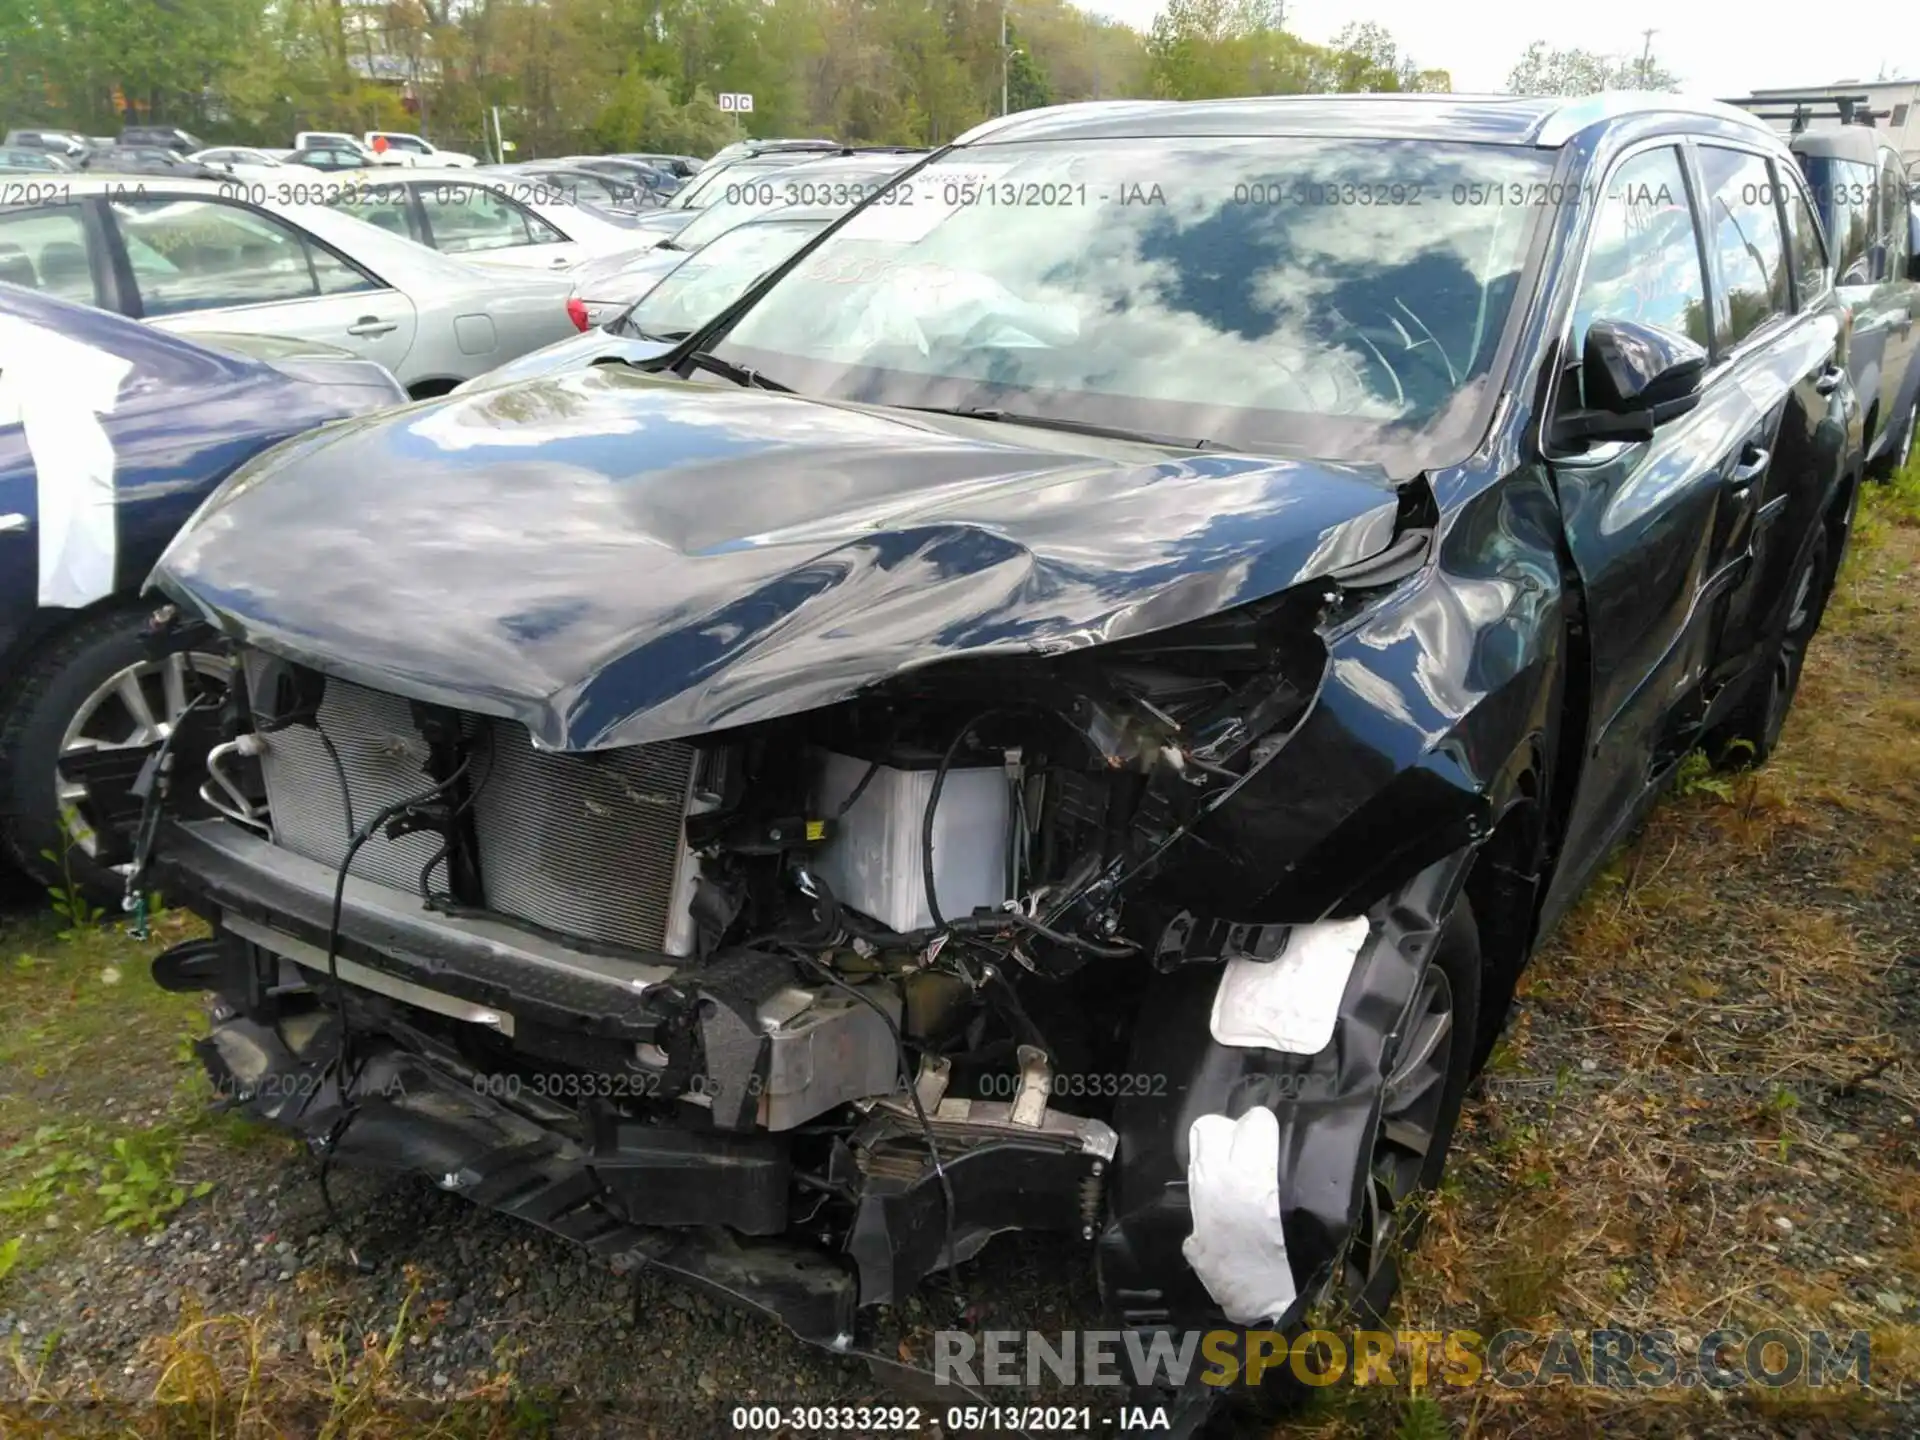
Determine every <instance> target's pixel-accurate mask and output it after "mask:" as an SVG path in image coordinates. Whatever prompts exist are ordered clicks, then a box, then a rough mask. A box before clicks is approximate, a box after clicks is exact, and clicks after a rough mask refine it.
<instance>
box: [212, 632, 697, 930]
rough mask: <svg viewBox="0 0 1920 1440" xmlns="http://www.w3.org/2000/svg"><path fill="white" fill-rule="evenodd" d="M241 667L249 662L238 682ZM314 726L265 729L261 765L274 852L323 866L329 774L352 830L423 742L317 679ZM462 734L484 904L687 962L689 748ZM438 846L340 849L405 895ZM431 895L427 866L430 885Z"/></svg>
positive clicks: (412, 770) (397, 796) (373, 843)
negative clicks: (587, 748)
mask: <svg viewBox="0 0 1920 1440" xmlns="http://www.w3.org/2000/svg"><path fill="white" fill-rule="evenodd" d="M255 673H256V668H255V666H254V665H252V664H251V663H250V664H249V667H248V675H249V680H252V678H253V676H254V674H255ZM318 718H319V728H318V729H317V730H316V729H314V728H312V727H309V726H305V725H289V726H287V727H286V728H284V729H280V730H274V731H272V732H270V733H269V734H267V735H265V736H264V737H263V739H264V741H265V749H264V751H263V753H262V756H261V766H262V769H263V772H264V778H265V781H266V787H267V803H268V806H269V809H270V814H271V819H272V824H273V839H274V843H276V844H278V845H283V846H285V847H286V848H287V849H289V850H291V851H293V852H295V853H296V854H299V855H303V856H305V857H307V858H308V859H310V860H317V861H319V862H320V863H322V864H324V865H328V866H337V865H339V863H340V860H341V858H342V857H343V856H344V855H345V854H346V851H347V845H348V841H349V838H350V835H351V833H352V832H351V831H350V830H349V829H348V827H347V806H346V804H344V803H343V801H342V797H341V772H344V774H345V779H346V787H347V789H346V793H347V796H348V798H349V799H350V800H351V802H352V811H353V820H354V824H355V825H364V824H365V823H366V822H367V820H368V819H369V818H370V817H371V816H373V815H374V814H376V813H377V812H378V811H379V810H380V809H381V808H382V807H383V806H386V805H390V804H392V803H393V802H394V801H396V800H401V799H404V798H406V797H407V796H409V795H414V794H418V793H419V792H420V791H422V790H424V789H426V788H427V787H428V786H429V785H430V784H431V783H432V782H431V779H430V778H429V776H428V775H427V773H426V769H425V766H426V760H427V755H428V751H427V743H426V741H425V739H424V738H423V737H422V736H421V735H420V732H419V730H418V729H417V728H416V727H415V725H414V723H413V717H412V710H411V707H410V706H409V704H408V702H407V701H406V700H404V699H402V698H400V697H398V696H395V695H387V694H383V693H381V692H380V691H377V690H370V689H367V688H365V687H363V686H359V685H350V684H347V683H346V682H344V681H341V680H333V679H330V680H328V681H327V687H326V693H325V696H324V698H323V699H322V700H321V703H320V708H319V712H318ZM465 728H466V733H467V735H468V737H469V741H470V743H471V745H472V747H473V748H472V754H473V761H472V768H471V770H470V772H469V775H468V780H469V782H470V783H471V785H472V786H473V787H474V793H473V802H472V804H473V824H474V831H475V836H476V840H477V843H478V849H479V860H480V879H481V885H482V887H483V889H484V890H485V894H486V904H487V908H488V909H489V910H492V911H495V912H497V913H498V914H501V915H504V916H507V917H510V918H512V919H516V920H522V921H526V922H528V923H531V924H534V925H538V926H540V927H542V928H543V929H546V930H551V931H554V932H556V933H558V934H561V935H566V936H572V937H575V938H578V939H583V940H589V941H594V942H598V943H600V944H605V945H616V946H624V947H629V948H633V949H639V950H647V951H654V952H661V951H664V952H666V953H670V954H684V953H687V951H688V950H689V949H690V945H689V940H690V937H689V935H688V934H687V933H686V932H687V925H686V923H685V919H684V911H685V902H686V899H687V892H688V890H689V889H690V886H691V873H690V872H691V868H692V866H693V865H694V863H695V862H694V860H693V858H692V857H691V856H690V855H688V854H687V853H686V844H685V839H684V821H685V817H686V813H687V807H688V802H689V796H690V791H691V788H692V784H693V774H694V769H695V762H696V760H697V757H698V752H697V751H695V750H694V748H693V747H692V746H690V745H684V744H679V743H676V742H668V743H665V744H659V745H644V746H634V747H629V748H626V749H619V750H607V751H596V752H592V753H588V754H556V753H553V752H550V751H539V750H535V749H534V748H533V742H532V739H531V738H530V737H529V735H528V733H527V731H526V729H525V727H523V726H521V725H519V724H517V723H515V722H513V721H510V720H501V719H495V718H492V717H487V716H477V715H470V716H467V717H465ZM322 732H324V734H325V737H326V738H325V739H324V740H323V739H322ZM328 740H330V741H332V743H333V748H334V750H335V751H336V752H338V754H339V758H340V764H339V768H338V769H337V770H336V768H335V766H334V762H333V759H332V757H331V756H329V754H328V753H327V744H326V742H327V741H328ZM439 849H440V839H439V837H438V836H437V835H433V834H427V833H421V834H413V835H403V836H401V837H399V838H398V839H397V840H389V839H388V838H387V837H386V836H385V835H384V834H376V835H375V836H374V837H373V838H372V839H370V840H368V841H367V843H366V844H364V845H363V846H361V847H360V850H359V852H358V853H357V854H356V855H355V856H354V859H353V865H352V873H353V874H355V875H358V876H362V877H364V878H366V879H368V880H373V881H377V882H378V883H380V884H383V885H390V886H393V887H394V888H396V889H400V890H406V891H409V892H413V891H417V890H419V888H420V877H421V872H422V870H423V869H424V868H425V867H426V865H427V864H428V862H429V861H431V860H432V859H433V857H434V855H435V854H436V852H437V851H438V850H439ZM446 886H447V870H446V866H445V864H444V863H442V864H441V865H439V866H438V867H437V868H436V869H435V871H434V874H433V881H432V888H433V889H436V890H444V889H445V888H446Z"/></svg>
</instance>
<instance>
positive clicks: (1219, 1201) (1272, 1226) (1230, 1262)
mask: <svg viewBox="0 0 1920 1440" xmlns="http://www.w3.org/2000/svg"><path fill="white" fill-rule="evenodd" d="M1187 1203H1188V1204H1189V1205H1190V1206H1191V1207H1192V1209H1193V1233H1192V1234H1191V1235H1189V1236H1187V1238H1186V1239H1185V1240H1184V1241H1182V1242H1181V1245H1180V1253H1181V1254H1183V1255H1185V1256H1186V1257H1187V1264H1189V1265H1191V1266H1192V1267H1193V1273H1194V1274H1195V1275H1198V1276H1199V1277H1200V1283H1201V1284H1202V1285H1205V1286H1206V1287H1207V1293H1208V1294H1209V1295H1211V1296H1213V1298H1214V1301H1215V1302H1216V1303H1217V1304H1218V1305H1219V1306H1220V1308H1221V1309H1222V1310H1223V1311H1225V1312H1226V1316H1227V1319H1229V1320H1231V1321H1232V1322H1233V1323H1234V1324H1235V1325H1253V1324H1257V1323H1258V1322H1260V1321H1262V1320H1272V1319H1275V1318H1276V1317H1278V1316H1279V1315H1281V1314H1282V1313H1283V1312H1284V1311H1285V1310H1286V1308H1287V1307H1288V1306H1289V1305H1291V1304H1293V1301H1294V1296H1295V1295H1296V1294H1297V1293H1298V1292H1297V1291H1296V1290H1295V1289H1294V1284H1293V1263H1292V1262H1291V1261H1290V1260H1288V1259H1287V1237H1286V1234H1285V1233H1284V1232H1283V1231H1282V1230H1281V1228H1280V1122H1279V1121H1278V1120H1277V1119H1275V1118H1274V1114H1273V1112H1272V1111H1271V1110H1268V1109H1265V1108H1264V1107H1256V1108H1255V1109H1252V1110H1249V1111H1248V1112H1247V1113H1246V1114H1244V1115H1242V1116H1241V1117H1240V1118H1239V1119H1238V1120H1229V1119H1228V1118H1227V1117H1226V1116H1224V1115H1202V1116H1201V1117H1200V1118H1199V1119H1198V1120H1196V1121H1194V1122H1193V1127H1192V1128H1191V1129H1190V1130H1189V1131H1188V1132H1187Z"/></svg>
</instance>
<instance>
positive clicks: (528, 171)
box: [484, 160, 660, 226]
mask: <svg viewBox="0 0 1920 1440" xmlns="http://www.w3.org/2000/svg"><path fill="white" fill-rule="evenodd" d="M484 175H485V178H486V179H488V180H498V181H512V180H515V179H519V180H534V181H537V182H540V183H541V185H542V186H544V188H546V189H547V190H549V191H550V192H551V193H552V195H553V198H554V199H555V200H557V201H558V202H560V203H562V204H566V205H585V206H588V207H589V208H590V209H591V210H592V212H593V214H594V215H595V216H596V217H597V218H599V219H602V220H605V221H607V222H608V223H609V224H613V225H622V226H633V225H637V224H638V223H639V219H640V217H641V216H642V215H644V214H646V213H647V212H648V211H651V210H657V209H659V207H660V197H659V196H658V195H656V194H655V193H654V192H653V191H651V190H649V189H647V188H646V187H645V186H644V185H640V184H637V183H634V182H632V181H628V180H623V179H620V178H619V177H617V176H614V175H607V174H602V173H600V172H598V171H593V170H576V169H574V168H573V167H571V166H570V165H568V164H566V163H565V162H564V161H559V160H535V161H529V162H527V163H526V164H521V165H492V166H488V167H487V169H486V171H485V172H484Z"/></svg>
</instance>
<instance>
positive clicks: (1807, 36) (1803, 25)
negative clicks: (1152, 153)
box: [1079, 0, 1920, 99]
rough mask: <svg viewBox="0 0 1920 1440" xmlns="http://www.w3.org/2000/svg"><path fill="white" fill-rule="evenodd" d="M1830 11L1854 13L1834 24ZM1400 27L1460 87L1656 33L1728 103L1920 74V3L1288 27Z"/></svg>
mask: <svg viewBox="0 0 1920 1440" xmlns="http://www.w3.org/2000/svg"><path fill="white" fill-rule="evenodd" d="M1079 3H1080V4H1081V5H1082V6H1083V7H1084V8H1086V9H1089V10H1092V11H1095V12H1097V13H1099V14H1102V15H1110V16H1112V17H1113V18H1114V19H1116V20H1124V21H1125V22H1126V23H1127V24H1129V25H1133V26H1136V27H1138V28H1139V29H1141V30H1145V29H1147V28H1148V27H1149V26H1151V25H1152V23H1153V17H1154V14H1155V12H1157V11H1158V10H1159V9H1160V3H1161V0H1079ZM1828 14H1833V15H1835V16H1836V17H1844V18H1843V19H1840V20H1839V21H1838V23H1828V22H1827V21H1826V19H1825V18H1824V17H1825V16H1827V15H1828ZM1366 20H1372V21H1375V22H1377V23H1379V24H1381V25H1384V26H1386V28H1387V29H1388V30H1389V31H1391V32H1392V34H1393V37H1394V39H1395V40H1396V41H1397V42H1398V44H1399V46H1400V51H1401V53H1402V54H1403V55H1407V56H1410V57H1411V58H1412V59H1413V60H1414V61H1415V63H1417V64H1418V65H1420V66H1421V67H1422V68H1423V69H1424V68H1432V69H1440V70H1447V71H1450V72H1452V75H1453V88H1454V89H1455V90H1459V91H1493V90H1505V89H1506V88H1507V75H1508V72H1510V71H1511V70H1512V69H1513V67H1514V64H1515V62H1517V61H1518V60H1519V58H1520V55H1521V53H1522V52H1523V51H1524V50H1525V49H1526V48H1527V45H1528V44H1529V43H1530V42H1532V41H1534V40H1544V41H1546V42H1547V44H1548V45H1550V46H1552V47H1554V48H1556V49H1571V48H1578V49H1581V50H1593V51H1598V52H1599V53H1601V54H1604V55H1622V56H1635V55H1638V54H1639V53H1640V49H1641V46H1642V45H1643V44H1644V43H1645V37H1644V36H1643V35H1642V34H1641V32H1642V31H1643V30H1645V29H1647V28H1648V27H1649V26H1651V27H1653V31H1654V34H1653V54H1654V57H1655V59H1657V60H1659V61H1660V63H1661V64H1662V65H1664V66H1665V67H1666V68H1667V69H1668V70H1671V71H1673V72H1674V73H1675V74H1677V75H1679V76H1680V78H1681V87H1680V88H1681V89H1682V90H1684V91H1687V92H1688V93H1691V94H1698V95H1707V96H1713V97H1717V98H1723V99H1724V98H1728V97H1731V96H1735V95H1745V94H1747V93H1748V92H1749V91H1751V90H1754V89H1760V88H1775V89H1777V88H1779V87H1781V86H1786V85H1827V84H1831V83H1833V82H1834V81H1836V80H1872V79H1874V78H1875V77H1877V76H1878V75H1879V74H1880V71H1881V68H1882V66H1883V65H1884V66H1885V68H1886V73H1887V75H1888V76H1889V77H1890V78H1895V77H1897V78H1901V79H1908V78H1920V3H1916V0H1849V3H1847V4H1845V5H1843V6H1836V7H1833V8H1832V9H1831V10H1829V9H1828V8H1827V7H1825V6H1814V5H1807V4H1804V3H1801V4H1795V5H1792V6H1788V5H1785V4H1781V3H1778V0H1775V3H1765V0H1760V3H1749V4H1739V3H1732V0H1682V3H1680V4H1673V3H1666V4H1656V3H1650V0H1603V3H1599V4H1555V3H1551V0H1550V3H1546V4H1542V3H1541V0H1288V4H1287V28H1288V29H1289V30H1291V31H1293V32H1294V33H1295V34H1297V35H1299V36H1301V37H1302V38H1303V39H1307V40H1315V41H1326V40H1331V39H1332V38H1333V36H1334V35H1335V34H1336V33H1338V32H1339V31H1340V29H1341V28H1342V27H1344V26H1346V25H1347V24H1349V23H1351V22H1353V21H1366Z"/></svg>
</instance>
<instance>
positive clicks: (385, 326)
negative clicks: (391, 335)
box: [347, 315, 400, 335]
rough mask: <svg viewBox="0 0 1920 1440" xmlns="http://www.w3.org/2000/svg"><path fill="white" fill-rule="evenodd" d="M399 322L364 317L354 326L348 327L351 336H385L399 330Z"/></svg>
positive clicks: (376, 316)
mask: <svg viewBox="0 0 1920 1440" xmlns="http://www.w3.org/2000/svg"><path fill="white" fill-rule="evenodd" d="M399 328H400V322H399V321H397V320H382V319H381V318H380V317H379V316H378V315H362V316H361V317H360V318H359V319H358V320H356V321H354V323H353V324H351V325H349V326H347V334H349V335H384V334H386V333H387V332H388V331H389V330H398V329H399Z"/></svg>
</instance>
